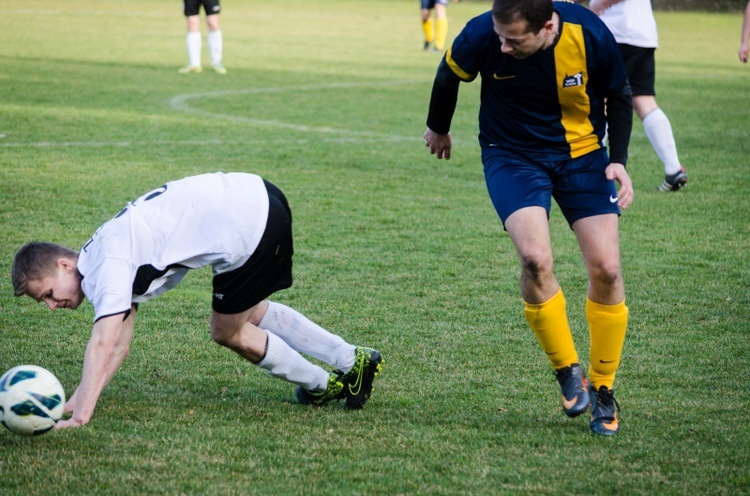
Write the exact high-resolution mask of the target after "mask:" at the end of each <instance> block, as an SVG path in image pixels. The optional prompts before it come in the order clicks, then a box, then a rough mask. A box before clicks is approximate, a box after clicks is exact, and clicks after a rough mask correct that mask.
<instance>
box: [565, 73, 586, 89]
mask: <svg viewBox="0 0 750 496" xmlns="http://www.w3.org/2000/svg"><path fill="white" fill-rule="evenodd" d="M582 85H583V72H579V73H578V74H573V75H572V76H568V75H567V74H566V75H565V77H564V78H563V83H562V86H563V88H570V87H572V86H582Z"/></svg>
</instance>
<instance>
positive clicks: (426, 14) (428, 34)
mask: <svg viewBox="0 0 750 496" xmlns="http://www.w3.org/2000/svg"><path fill="white" fill-rule="evenodd" d="M447 9H448V0H422V30H423V31H424V49H425V50H429V48H430V45H431V44H432V43H433V42H435V51H437V52H442V51H443V50H445V40H446V38H447V37H448V14H447ZM432 10H434V11H435V17H434V19H433V18H432V16H430V13H431V11H432Z"/></svg>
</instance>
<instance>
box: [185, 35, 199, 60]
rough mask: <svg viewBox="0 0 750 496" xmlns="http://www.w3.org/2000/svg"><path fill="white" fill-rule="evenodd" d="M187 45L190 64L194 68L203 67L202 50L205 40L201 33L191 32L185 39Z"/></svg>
mask: <svg viewBox="0 0 750 496" xmlns="http://www.w3.org/2000/svg"><path fill="white" fill-rule="evenodd" d="M185 44H186V45H187V53H188V64H190V65H191V66H194V67H200V66H201V49H202V45H203V39H202V37H201V32H200V31H190V32H188V34H187V37H186V38H185Z"/></svg>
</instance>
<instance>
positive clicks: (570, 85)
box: [555, 22, 600, 158]
mask: <svg viewBox="0 0 750 496" xmlns="http://www.w3.org/2000/svg"><path fill="white" fill-rule="evenodd" d="M561 32H562V35H561V36H560V39H559V41H558V42H557V46H556V47H555V71H556V80H557V93H558V98H559V101H560V107H561V111H562V119H561V124H562V125H563V127H564V128H565V139H566V141H567V142H568V143H569V144H570V156H571V157H572V158H576V157H580V156H582V155H585V154H587V153H589V152H592V151H594V150H598V149H599V148H600V145H599V138H598V137H597V136H596V134H594V126H593V125H592V124H591V121H590V120H589V114H590V113H591V102H590V100H589V96H588V95H587V94H586V85H587V83H588V71H587V69H586V68H587V64H586V47H585V45H584V40H583V28H582V27H581V25H580V24H570V23H567V22H566V23H563V29H562V30H561Z"/></svg>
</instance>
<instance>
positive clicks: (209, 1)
mask: <svg viewBox="0 0 750 496" xmlns="http://www.w3.org/2000/svg"><path fill="white" fill-rule="evenodd" d="M201 5H203V10H204V12H205V13H206V15H213V14H218V13H219V11H221V6H220V5H219V0H184V1H183V9H182V10H183V12H185V17H190V16H197V15H198V14H199V13H200V8H201Z"/></svg>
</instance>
